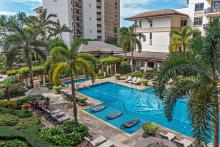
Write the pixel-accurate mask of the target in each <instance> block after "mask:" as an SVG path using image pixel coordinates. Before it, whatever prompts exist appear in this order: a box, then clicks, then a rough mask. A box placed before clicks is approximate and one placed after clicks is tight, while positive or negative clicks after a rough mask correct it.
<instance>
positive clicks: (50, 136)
mask: <svg viewBox="0 0 220 147" xmlns="http://www.w3.org/2000/svg"><path fill="white" fill-rule="evenodd" d="M87 133H88V128H87V127H86V126H84V125H82V124H79V123H76V122H65V123H64V124H62V125H60V126H59V127H57V128H44V129H42V130H41V132H40V136H41V138H42V139H43V140H46V141H48V142H51V143H53V144H55V145H61V146H68V145H69V146H70V145H71V146H76V145H77V144H79V143H81V142H82V140H83V138H84V137H85V136H86V134H87Z"/></svg>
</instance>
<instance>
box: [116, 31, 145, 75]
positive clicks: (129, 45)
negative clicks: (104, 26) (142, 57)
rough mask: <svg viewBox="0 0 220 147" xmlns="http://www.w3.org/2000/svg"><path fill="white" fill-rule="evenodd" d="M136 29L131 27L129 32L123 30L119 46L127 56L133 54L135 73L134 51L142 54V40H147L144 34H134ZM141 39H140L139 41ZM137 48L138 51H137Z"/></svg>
mask: <svg viewBox="0 0 220 147" xmlns="http://www.w3.org/2000/svg"><path fill="white" fill-rule="evenodd" d="M134 29H135V27H130V28H128V30H127V31H126V29H125V30H121V35H120V39H119V44H120V46H121V47H122V49H123V51H124V53H125V54H126V53H127V52H131V60H132V61H131V62H132V65H131V70H132V71H133V70H134V68H133V58H134V54H133V53H134V51H138V52H141V50H142V45H141V40H140V39H143V40H145V39H146V38H145V36H144V35H143V34H136V33H135V32H134ZM138 38H139V39H138ZM136 48H137V49H136Z"/></svg>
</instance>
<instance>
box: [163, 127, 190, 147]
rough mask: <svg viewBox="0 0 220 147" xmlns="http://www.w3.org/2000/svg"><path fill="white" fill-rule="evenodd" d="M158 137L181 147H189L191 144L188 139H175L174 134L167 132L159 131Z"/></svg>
mask: <svg viewBox="0 0 220 147" xmlns="http://www.w3.org/2000/svg"><path fill="white" fill-rule="evenodd" d="M160 136H162V137H164V138H166V139H168V140H169V141H173V142H174V143H176V144H178V145H180V146H183V147H191V146H192V144H193V142H192V141H191V140H189V139H185V138H184V139H182V138H177V137H176V134H174V133H172V132H169V131H161V132H160Z"/></svg>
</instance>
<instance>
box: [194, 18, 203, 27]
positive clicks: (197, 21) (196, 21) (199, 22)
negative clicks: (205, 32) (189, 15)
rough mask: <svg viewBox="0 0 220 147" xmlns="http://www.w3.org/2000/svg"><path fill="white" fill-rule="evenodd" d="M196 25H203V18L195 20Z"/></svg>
mask: <svg viewBox="0 0 220 147" xmlns="http://www.w3.org/2000/svg"><path fill="white" fill-rule="evenodd" d="M194 25H202V17H201V18H195V19H194Z"/></svg>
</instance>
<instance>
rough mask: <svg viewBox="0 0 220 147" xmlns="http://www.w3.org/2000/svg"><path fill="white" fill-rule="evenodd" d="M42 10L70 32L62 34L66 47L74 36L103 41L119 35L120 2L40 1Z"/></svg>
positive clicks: (106, 0)
mask: <svg viewBox="0 0 220 147" xmlns="http://www.w3.org/2000/svg"><path fill="white" fill-rule="evenodd" d="M42 8H43V9H47V11H48V13H49V14H50V13H51V14H56V15H57V18H56V19H59V21H60V23H61V25H63V24H66V25H67V26H68V27H69V28H70V30H72V32H71V33H63V39H64V41H65V42H66V43H67V44H68V45H70V44H71V42H72V40H73V38H74V37H76V36H77V37H78V36H82V37H84V38H86V39H91V40H102V41H104V40H105V39H106V38H107V37H118V35H119V30H120V0H113V1H109V0H42ZM36 12H38V11H36Z"/></svg>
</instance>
